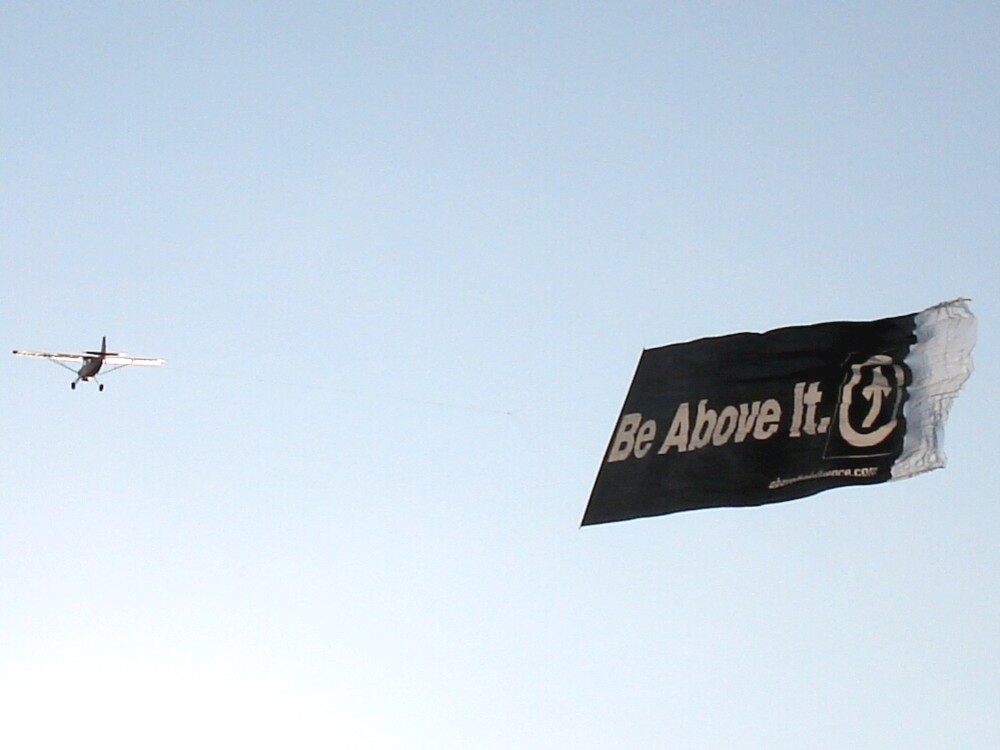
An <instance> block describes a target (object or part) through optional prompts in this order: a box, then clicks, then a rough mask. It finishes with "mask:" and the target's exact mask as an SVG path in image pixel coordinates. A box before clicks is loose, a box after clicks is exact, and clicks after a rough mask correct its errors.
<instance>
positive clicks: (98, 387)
mask: <svg viewBox="0 0 1000 750" xmlns="http://www.w3.org/2000/svg"><path fill="white" fill-rule="evenodd" d="M97 390H99V391H103V390H104V383H101V384H100V385H99V386H97Z"/></svg>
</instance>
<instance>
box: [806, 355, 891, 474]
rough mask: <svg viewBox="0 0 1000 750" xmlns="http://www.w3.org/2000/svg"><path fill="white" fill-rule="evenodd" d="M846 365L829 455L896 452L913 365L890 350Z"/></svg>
mask: <svg viewBox="0 0 1000 750" xmlns="http://www.w3.org/2000/svg"><path fill="white" fill-rule="evenodd" d="M846 367H847V375H846V377H845V379H844V384H843V385H842V386H841V389H840V398H839V401H838V403H837V410H836V412H835V413H834V414H833V418H832V420H831V425H830V432H829V440H828V441H827V445H826V452H825V455H826V457H827V458H856V457H858V458H860V457H866V458H867V457H870V456H881V455H886V454H888V453H892V452H893V449H894V447H895V444H896V442H897V440H898V438H899V437H900V435H901V434H902V430H901V425H902V406H903V401H904V400H905V398H906V386H907V383H909V380H910V377H909V368H908V367H906V365H904V364H903V363H901V362H897V361H895V360H894V359H893V358H892V357H890V356H889V355H887V354H875V355H873V356H870V357H868V358H867V359H865V360H863V361H860V362H858V361H855V362H851V361H848V363H847V365H846Z"/></svg>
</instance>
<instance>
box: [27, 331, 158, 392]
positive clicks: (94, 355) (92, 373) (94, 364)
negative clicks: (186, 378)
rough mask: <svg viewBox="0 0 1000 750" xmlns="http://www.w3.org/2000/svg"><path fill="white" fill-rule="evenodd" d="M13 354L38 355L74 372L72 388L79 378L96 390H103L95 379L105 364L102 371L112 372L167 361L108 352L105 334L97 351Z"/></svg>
mask: <svg viewBox="0 0 1000 750" xmlns="http://www.w3.org/2000/svg"><path fill="white" fill-rule="evenodd" d="M14 354H16V355H17V356H19V357H40V358H41V359H47V360H49V361H50V362H54V363H55V364H57V365H59V366H60V367H65V368H66V369H67V370H69V371H70V372H72V373H75V374H76V380H74V381H73V382H72V383H70V384H69V387H70V388H72V389H73V390H76V384H77V383H79V382H80V381H81V380H82V381H84V382H86V381H88V380H93V381H94V382H95V383H97V390H99V391H103V390H104V383H102V382H100V381H99V380H98V379H97V373H99V372H101V369H102V368H104V366H105V365H110V368H109V369H105V370H104V372H114V371H115V370H120V369H121V368H123V367H159V366H160V365H163V364H166V361H167V360H165V359H157V358H154V357H130V356H128V355H127V354H125V353H124V352H109V351H108V337H107V336H102V337H101V351H99V352H84V353H83V354H61V353H59V352H33V351H29V350H27V349H15V350H14ZM66 362H73V363H80V367H79V369H77V368H75V367H70V366H69V365H68V364H65V363H66Z"/></svg>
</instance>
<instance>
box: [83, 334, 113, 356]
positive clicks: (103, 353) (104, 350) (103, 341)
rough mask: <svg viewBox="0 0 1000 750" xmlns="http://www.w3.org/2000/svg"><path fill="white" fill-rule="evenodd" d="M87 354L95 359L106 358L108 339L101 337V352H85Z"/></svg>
mask: <svg viewBox="0 0 1000 750" xmlns="http://www.w3.org/2000/svg"><path fill="white" fill-rule="evenodd" d="M87 354H91V355H93V356H95V357H104V356H107V355H108V354H110V352H108V337H107V336H101V351H99V352H87Z"/></svg>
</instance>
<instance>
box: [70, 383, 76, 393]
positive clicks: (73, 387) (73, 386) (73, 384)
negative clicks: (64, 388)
mask: <svg viewBox="0 0 1000 750" xmlns="http://www.w3.org/2000/svg"><path fill="white" fill-rule="evenodd" d="M69 387H70V388H71V389H72V390H74V391H75V390H76V383H70V384H69Z"/></svg>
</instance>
